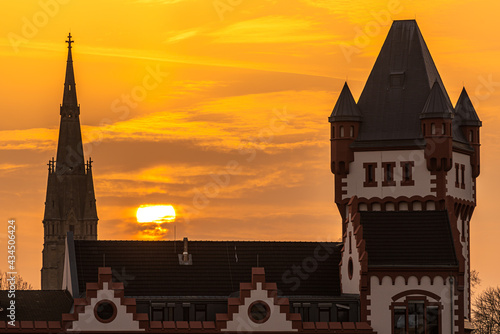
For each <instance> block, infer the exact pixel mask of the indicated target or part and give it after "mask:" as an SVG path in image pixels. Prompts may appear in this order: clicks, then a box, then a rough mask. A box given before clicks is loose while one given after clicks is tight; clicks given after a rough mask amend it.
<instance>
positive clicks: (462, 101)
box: [455, 87, 482, 126]
mask: <svg viewBox="0 0 500 334" xmlns="http://www.w3.org/2000/svg"><path fill="white" fill-rule="evenodd" d="M455 113H456V117H457V121H458V123H459V124H458V125H470V126H482V122H481V120H480V119H479V116H478V115H477V113H476V109H474V106H473V105H472V102H471V100H470V98H469V95H468V94H467V91H466V90H465V87H464V88H463V89H462V93H460V97H459V98H458V101H457V105H456V106H455Z"/></svg>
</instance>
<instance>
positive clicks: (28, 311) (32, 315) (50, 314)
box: [0, 290, 73, 321]
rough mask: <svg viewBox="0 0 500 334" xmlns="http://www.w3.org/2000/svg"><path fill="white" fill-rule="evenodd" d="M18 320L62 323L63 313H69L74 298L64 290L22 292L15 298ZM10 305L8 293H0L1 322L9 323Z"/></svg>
mask: <svg viewBox="0 0 500 334" xmlns="http://www.w3.org/2000/svg"><path fill="white" fill-rule="evenodd" d="M15 302H16V304H15V306H16V320H18V321H60V320H61V315H62V314H63V313H69V312H70V310H71V307H72V306H73V298H72V297H71V295H70V294H69V292H67V291H63V290H20V291H16V296H15ZM9 303H10V298H8V291H5V290H1V291H0V307H2V308H3V311H1V312H0V321H9V319H8V318H6V316H7V314H8V313H7V312H8V311H7V306H8V305H9Z"/></svg>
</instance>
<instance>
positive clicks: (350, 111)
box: [328, 82, 362, 122]
mask: <svg viewBox="0 0 500 334" xmlns="http://www.w3.org/2000/svg"><path fill="white" fill-rule="evenodd" d="M361 118H362V115H361V111H360V110H359V108H358V106H357V105H356V102H355V101H354V97H353V96H352V94H351V90H350V89H349V86H348V85H347V82H346V83H345V84H344V87H343V88H342V91H341V92H340V96H339V98H338V100H337V103H335V107H334V108H333V111H332V114H331V115H330V117H329V118H328V120H329V121H330V122H336V121H355V122H359V121H361Z"/></svg>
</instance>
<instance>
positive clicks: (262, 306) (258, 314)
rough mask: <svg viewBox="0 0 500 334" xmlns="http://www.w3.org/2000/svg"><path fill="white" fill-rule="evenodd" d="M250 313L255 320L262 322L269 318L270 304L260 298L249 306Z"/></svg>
mask: <svg viewBox="0 0 500 334" xmlns="http://www.w3.org/2000/svg"><path fill="white" fill-rule="evenodd" d="M248 315H249V317H250V319H251V320H252V321H253V322H256V323H258V324H261V323H263V322H266V321H267V319H269V316H270V315H271V311H270V309H269V305H267V304H266V303H265V302H263V301H261V300H258V301H255V302H253V303H252V304H250V307H248Z"/></svg>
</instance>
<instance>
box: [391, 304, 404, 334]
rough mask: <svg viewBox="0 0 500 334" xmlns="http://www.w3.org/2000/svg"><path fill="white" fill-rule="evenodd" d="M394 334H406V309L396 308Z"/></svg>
mask: <svg viewBox="0 0 500 334" xmlns="http://www.w3.org/2000/svg"><path fill="white" fill-rule="evenodd" d="M393 333H394V334H406V307H394V330H393Z"/></svg>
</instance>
